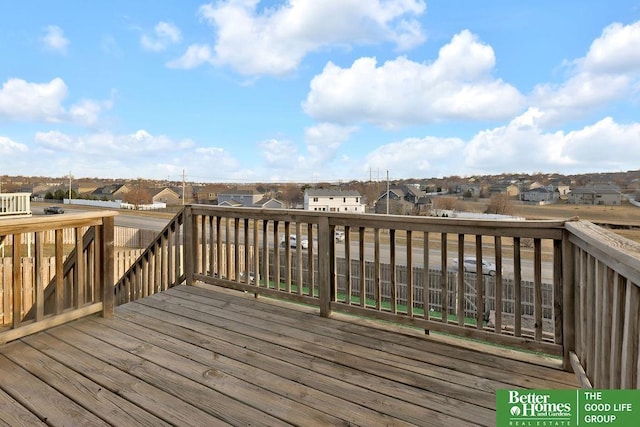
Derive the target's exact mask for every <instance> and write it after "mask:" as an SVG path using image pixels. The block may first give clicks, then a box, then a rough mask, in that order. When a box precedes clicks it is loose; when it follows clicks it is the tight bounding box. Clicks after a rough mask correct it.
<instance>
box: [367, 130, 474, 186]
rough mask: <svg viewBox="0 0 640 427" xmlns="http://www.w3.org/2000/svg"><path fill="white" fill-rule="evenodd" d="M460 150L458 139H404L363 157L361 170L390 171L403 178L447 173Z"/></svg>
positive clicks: (430, 137) (453, 164)
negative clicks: (363, 161) (363, 162)
mask: <svg viewBox="0 0 640 427" xmlns="http://www.w3.org/2000/svg"><path fill="white" fill-rule="evenodd" d="M463 148H464V141H463V140H462V139H459V138H438V137H433V136H426V137H423V138H407V139H404V140H402V141H398V142H393V143H390V144H385V145H382V146H380V147H378V148H376V149H375V150H374V151H372V152H371V153H369V154H368V155H367V156H366V159H365V164H364V166H363V169H362V170H363V171H368V170H389V171H391V173H392V174H395V175H394V176H402V177H423V176H439V175H445V174H450V173H451V170H455V165H457V164H459V162H460V160H459V159H460V156H461V152H462V150H463Z"/></svg>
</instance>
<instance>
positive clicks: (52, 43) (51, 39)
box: [42, 25, 69, 54]
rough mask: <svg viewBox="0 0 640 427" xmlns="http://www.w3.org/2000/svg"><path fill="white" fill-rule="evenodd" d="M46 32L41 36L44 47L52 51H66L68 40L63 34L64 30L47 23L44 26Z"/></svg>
mask: <svg viewBox="0 0 640 427" xmlns="http://www.w3.org/2000/svg"><path fill="white" fill-rule="evenodd" d="M45 31H46V34H45V35H44V36H43V37H42V43H43V44H44V46H45V48H47V49H48V50H50V51H52V52H57V53H61V54H66V53H67V46H69V40H68V39H67V38H66V37H65V36H64V31H63V30H62V28H60V27H58V26H57V25H49V26H48V27H46V28H45Z"/></svg>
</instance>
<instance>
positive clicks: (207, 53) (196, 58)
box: [167, 44, 212, 69]
mask: <svg viewBox="0 0 640 427" xmlns="http://www.w3.org/2000/svg"><path fill="white" fill-rule="evenodd" d="M211 61H212V58H211V49H209V46H207V45H199V44H192V45H191V46H189V47H188V48H187V51H186V52H185V53H184V55H182V56H181V57H180V58H177V59H174V60H173V61H169V62H167V67H169V68H184V69H189V68H195V67H198V66H200V65H202V64H204V63H207V62H211Z"/></svg>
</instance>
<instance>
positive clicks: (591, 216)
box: [464, 201, 640, 242]
mask: <svg viewBox="0 0 640 427" xmlns="http://www.w3.org/2000/svg"><path fill="white" fill-rule="evenodd" d="M464 203H465V207H466V209H468V210H469V211H471V212H483V211H484V209H485V208H486V206H487V202H486V201H477V202H464ZM514 215H516V216H522V217H525V218H527V219H565V218H573V217H578V218H580V219H584V220H587V221H591V222H594V223H597V224H603V225H604V224H611V225H613V226H616V227H612V231H613V232H615V233H617V234H619V235H621V236H623V237H626V238H627V239H631V240H634V241H636V242H640V208H639V207H636V206H633V205H632V204H630V203H623V204H622V205H621V206H588V205H571V204H567V203H558V204H554V205H547V206H533V205H524V204H516V205H515V209H514ZM617 226H628V229H625V228H626V227H625V228H618V227H617Z"/></svg>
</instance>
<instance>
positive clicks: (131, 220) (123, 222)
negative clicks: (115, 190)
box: [31, 205, 169, 232]
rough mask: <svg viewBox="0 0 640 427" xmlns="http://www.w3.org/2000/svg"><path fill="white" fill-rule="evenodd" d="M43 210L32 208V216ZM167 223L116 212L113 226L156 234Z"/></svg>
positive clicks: (80, 209)
mask: <svg viewBox="0 0 640 427" xmlns="http://www.w3.org/2000/svg"><path fill="white" fill-rule="evenodd" d="M59 206H61V207H63V209H64V210H65V213H72V212H90V210H89V209H82V208H80V207H77V206H73V207H69V206H67V205H59ZM44 208H45V207H44V206H32V207H31V212H32V213H33V215H34V216H38V215H44ZM63 215H64V214H63ZM168 222H169V221H168V220H166V219H164V218H156V217H150V216H141V215H134V214H127V213H126V211H118V215H117V216H116V217H115V225H116V226H118V227H130V228H141V229H144V230H153V231H158V232H159V231H162V229H163V228H164V227H165V226H166V225H167V223H168Z"/></svg>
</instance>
